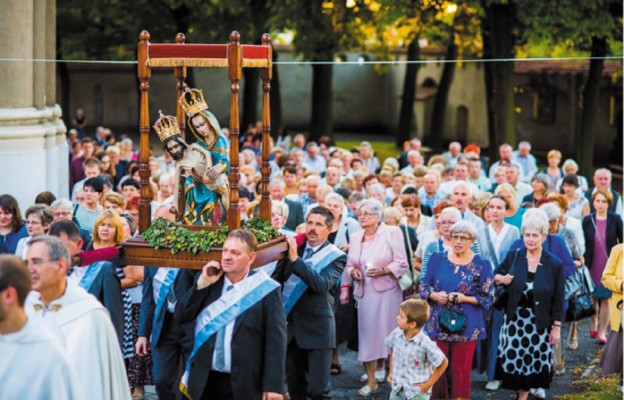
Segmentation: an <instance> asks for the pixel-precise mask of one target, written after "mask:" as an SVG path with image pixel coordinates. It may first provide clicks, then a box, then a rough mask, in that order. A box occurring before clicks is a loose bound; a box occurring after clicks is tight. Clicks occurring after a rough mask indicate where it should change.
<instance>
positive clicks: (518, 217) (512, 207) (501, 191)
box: [494, 183, 526, 229]
mask: <svg viewBox="0 0 624 400" xmlns="http://www.w3.org/2000/svg"><path fill="white" fill-rule="evenodd" d="M494 193H495V194H498V195H500V196H501V197H502V198H504V199H505V200H507V204H509V208H508V209H507V212H506V213H505V222H507V223H508V224H510V225H513V226H515V227H516V228H518V229H520V226H521V224H522V216H523V215H524V212H525V211H526V208H524V207H517V206H516V189H514V187H513V186H511V184H509V183H503V184H502V185H498V186H497V187H496V191H495V192H494Z"/></svg>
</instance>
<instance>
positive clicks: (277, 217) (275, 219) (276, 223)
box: [271, 200, 295, 236]
mask: <svg viewBox="0 0 624 400" xmlns="http://www.w3.org/2000/svg"><path fill="white" fill-rule="evenodd" d="M289 211H290V210H289V208H288V205H287V204H286V203H284V202H283V201H277V200H273V201H271V227H272V228H273V229H277V230H278V231H280V233H282V234H283V235H286V236H291V235H294V234H295V232H294V231H291V230H290V229H288V228H286V221H287V220H288V214H289Z"/></svg>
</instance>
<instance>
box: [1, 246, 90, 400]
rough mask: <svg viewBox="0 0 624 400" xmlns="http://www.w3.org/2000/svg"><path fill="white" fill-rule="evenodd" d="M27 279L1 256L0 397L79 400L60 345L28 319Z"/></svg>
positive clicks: (19, 266)
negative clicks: (25, 303)
mask: <svg viewBox="0 0 624 400" xmlns="http://www.w3.org/2000/svg"><path fill="white" fill-rule="evenodd" d="M30 287H31V281H30V274H29V273H28V270H27V269H26V266H25V265H24V263H23V262H22V260H20V259H19V258H17V257H15V256H9V255H3V256H0V359H1V360H2V362H0V398H2V399H3V400H23V399H46V400H47V399H50V400H57V399H58V400H80V399H81V397H80V396H79V392H78V388H79V384H78V378H77V377H76V372H75V371H74V367H73V366H72V365H71V362H70V360H69V358H68V356H67V352H66V350H65V349H64V348H63V345H62V343H61V341H60V340H59V339H58V338H57V337H56V336H54V335H53V334H52V333H51V332H50V331H49V330H48V329H47V328H46V327H45V326H44V325H41V324H39V323H37V322H35V321H32V320H29V319H28V318H27V317H26V313H25V312H24V302H25V300H26V296H27V295H28V292H29V291H30Z"/></svg>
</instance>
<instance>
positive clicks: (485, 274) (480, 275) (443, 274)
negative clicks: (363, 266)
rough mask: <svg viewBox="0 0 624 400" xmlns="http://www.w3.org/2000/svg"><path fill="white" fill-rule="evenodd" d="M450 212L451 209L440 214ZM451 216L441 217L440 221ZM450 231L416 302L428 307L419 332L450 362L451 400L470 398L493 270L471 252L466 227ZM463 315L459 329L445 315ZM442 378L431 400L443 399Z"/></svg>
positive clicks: (471, 232)
mask: <svg viewBox="0 0 624 400" xmlns="http://www.w3.org/2000/svg"><path fill="white" fill-rule="evenodd" d="M446 210H452V209H448V208H447V209H445V211H446ZM452 214H454V212H449V211H447V212H446V213H445V212H444V211H443V212H442V214H441V215H440V220H441V221H446V220H447V217H450V216H451V215H452ZM449 228H450V229H449V230H450V238H451V242H452V245H451V247H450V249H449V251H448V252H438V253H435V254H434V255H433V256H432V257H431V260H430V262H431V264H432V265H435V268H430V269H428V270H427V272H426V273H425V275H424V277H423V278H422V279H421V282H420V297H421V298H422V299H423V300H427V301H428V302H429V304H430V306H431V316H430V317H429V321H427V323H426V324H425V327H424V331H425V333H426V334H427V335H429V337H430V338H432V339H434V340H435V341H436V343H437V344H438V346H439V347H440V349H441V350H442V351H443V352H444V355H445V356H446V357H447V358H448V360H449V366H450V368H449V369H450V371H451V387H452V393H451V397H452V398H464V399H467V398H470V370H471V368H472V358H473V356H474V353H475V348H476V346H477V341H478V340H479V339H485V338H486V336H487V333H486V326H485V319H484V314H485V313H484V312H485V311H488V310H489V309H490V307H491V305H492V295H493V292H492V290H493V287H492V267H491V266H490V262H489V261H488V260H486V259H484V258H481V256H479V255H478V254H475V253H473V252H472V250H471V246H472V245H473V244H474V243H475V240H476V238H477V230H476V228H475V227H474V225H472V224H471V223H470V222H468V221H462V220H461V219H460V220H458V222H455V223H454V224H453V225H452V226H450V227H449ZM451 312H456V313H459V314H463V316H464V321H465V322H464V324H463V326H461V325H462V324H461V323H459V325H460V326H459V327H458V328H457V329H455V328H454V326H456V325H454V324H453V323H452V322H451V321H449V319H447V318H446V315H447V314H448V313H451ZM447 396H448V387H447V382H446V377H444V376H443V377H442V379H440V380H439V381H438V382H437V383H436V384H435V385H434V388H433V396H432V397H433V398H436V399H438V398H447Z"/></svg>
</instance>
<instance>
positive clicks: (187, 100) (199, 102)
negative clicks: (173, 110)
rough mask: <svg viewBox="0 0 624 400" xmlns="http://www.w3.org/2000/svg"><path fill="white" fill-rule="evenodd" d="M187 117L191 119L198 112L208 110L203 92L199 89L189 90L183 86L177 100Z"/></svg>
mask: <svg viewBox="0 0 624 400" xmlns="http://www.w3.org/2000/svg"><path fill="white" fill-rule="evenodd" d="M178 101H179V103H180V105H181V106H182V108H183V109H184V112H185V113H186V116H187V117H192V116H194V115H195V114H197V113H199V112H200V111H204V110H207V109H208V104H206V101H205V100H204V92H203V91H202V90H201V89H190V88H189V87H188V86H186V85H185V86H184V93H182V96H180V100H178Z"/></svg>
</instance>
